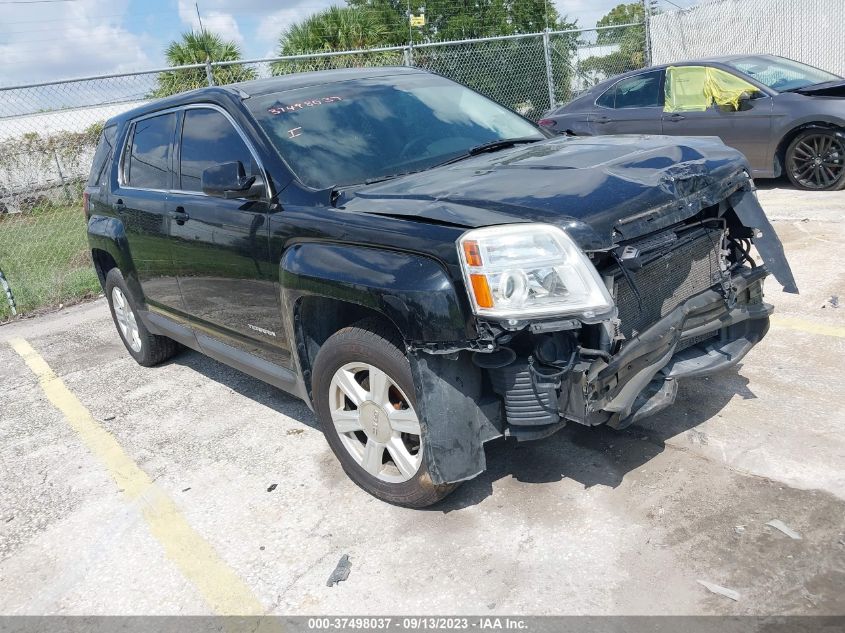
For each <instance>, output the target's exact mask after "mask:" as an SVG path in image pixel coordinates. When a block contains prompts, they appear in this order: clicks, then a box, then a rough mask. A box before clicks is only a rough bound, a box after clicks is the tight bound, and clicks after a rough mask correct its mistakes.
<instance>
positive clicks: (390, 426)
mask: <svg viewBox="0 0 845 633" xmlns="http://www.w3.org/2000/svg"><path fill="white" fill-rule="evenodd" d="M396 343H397V342H396V341H394V337H393V336H392V334H391V332H390V330H388V329H386V328H384V327H383V326H382V325H381V324H380V323H379V322H378V321H374V320H365V321H362V322H360V323H357V324H356V325H354V326H352V327H347V328H344V329H342V330H340V331H339V332H337V333H335V334H334V335H332V336H331V337H329V339H328V340H327V341H326V342H325V343H324V344H323V346H322V347H321V348H320V351H319V353H318V354H317V358H316V359H315V361H314V367H313V379H312V388H313V400H314V408H315V410H316V412H317V418H318V419H319V421H320V426H321V427H322V429H323V432H324V433H325V436H326V440H327V441H328V443H329V446H330V447H331V449H332V451H333V452H334V454H335V456H336V457H337V458H338V460H339V461H340V464H341V466H342V467H343V470H344V471H345V472H346V474H347V475H348V476H349V478H350V479H351V480H352V481H353V482H355V483H356V484H357V485H358V486H360V487H361V488H363V489H364V490H366V491H367V492H369V493H370V494H371V495H373V496H374V497H377V498H378V499H381V500H383V501H386V502H388V503H391V504H394V505H398V506H405V507H409V508H423V507H426V506H430V505H432V504H434V503H437V502H438V501H440V500H441V499H443V498H444V497H445V496H446V495H448V494H449V493H451V492H452V491H453V490H454V489H455V488H457V486H458V484H441V485H437V484H434V483H433V482H432V481H431V477H430V476H429V474H428V469H427V467H426V462H425V459H424V458H423V454H422V453H423V446H424V443H423V430H422V428H421V427H420V425H419V421H418V419H417V417H416V412H415V407H416V398H415V394H414V383H413V379H412V377H411V367H410V365H409V364H408V359H407V358H406V357H405V355H404V354H403V353H402V351H401V350H400V348H399V347H398V346H397V344H396ZM351 381H354V382H351ZM350 394H352V395H353V396H354V397H353V398H350ZM394 427H395V428H394ZM343 429H349V430H348V431H345V432H344V431H343ZM399 429H403V430H399ZM417 433H418V435H417Z"/></svg>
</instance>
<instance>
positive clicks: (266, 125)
mask: <svg viewBox="0 0 845 633" xmlns="http://www.w3.org/2000/svg"><path fill="white" fill-rule="evenodd" d="M245 105H246V106H247V107H248V108H249V109H250V111H251V112H252V114H253V116H254V117H255V118H256V120H257V121H258V123H259V125H260V126H261V127H262V128H263V129H264V131H265V132H266V133H267V135H268V136H269V138H270V140H271V141H272V143H273V144H274V145H275V147H276V149H277V150H278V151H279V154H280V155H281V156H282V157H283V158H284V159H285V160H286V161H287V163H288V165H290V167H291V169H292V170H293V171H294V173H295V174H296V175H297V177H298V178H299V179H300V180H301V181H302V182H303V183H305V184H306V185H308V186H310V187H313V188H317V189H323V188H328V187H332V186H344V185H352V184H357V183H363V182H366V181H368V180H374V179H379V178H386V177H390V176H393V175H396V174H402V173H407V172H410V171H421V170H424V169H429V168H431V167H433V166H435V165H438V164H440V163H443V162H445V161H448V160H450V159H453V158H457V157H459V156H462V155H465V154H466V153H467V152H468V151H469V150H470V149H471V148H474V147H477V146H479V145H482V144H485V143H490V142H492V141H498V140H503V139H514V138H520V139H526V138H527V139H531V140H538V141H539V140H542V139H544V138H546V137H545V135H544V134H543V133H542V132H540V131H539V130H538V129H537V127H536V126H534V125H533V124H532V123H530V122H528V121H526V120H525V119H523V118H522V117H520V116H519V115H517V114H515V113H514V112H511V111H510V110H508V109H507V108H504V107H503V106H500V105H499V104H497V103H495V102H493V101H491V100H490V99H488V98H486V97H483V96H482V95H480V94H478V93H477V92H474V91H473V90H470V89H469V88H466V87H464V86H461V85H459V84H456V83H454V82H452V81H449V80H448V79H444V78H442V77H437V76H434V75H428V74H422V73H420V74H408V75H393V76H388V77H378V78H369V79H361V80H355V81H345V82H336V83H330V84H325V85H321V86H311V87H308V88H301V89H296V90H289V91H285V92H278V93H274V94H269V95H262V96H255V97H252V98H250V99H249V100H248V101H246V102H245Z"/></svg>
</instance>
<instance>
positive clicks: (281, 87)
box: [228, 66, 425, 96]
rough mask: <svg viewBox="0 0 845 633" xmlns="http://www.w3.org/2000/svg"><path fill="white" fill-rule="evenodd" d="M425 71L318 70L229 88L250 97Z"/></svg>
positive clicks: (406, 68)
mask: <svg viewBox="0 0 845 633" xmlns="http://www.w3.org/2000/svg"><path fill="white" fill-rule="evenodd" d="M424 72H425V71H424V70H420V69H419V68H412V67H409V66H377V67H373V68H341V69H337V70H317V71H312V72H307V73H292V74H290V75H279V76H278V77H267V78H266V79H253V80H251V81H242V82H240V83H236V84H230V85H229V86H228V87H229V88H231V89H233V90H238V91H240V92H244V93H246V94H248V95H249V96H259V95H266V94H272V93H274V92H283V91H285V90H296V89H297V88H305V87H307V86H315V85H319V84H330V83H336V82H338V81H350V80H352V79H368V78H370V77H387V76H390V75H412V74H418V73H424Z"/></svg>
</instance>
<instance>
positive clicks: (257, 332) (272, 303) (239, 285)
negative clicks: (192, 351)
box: [169, 105, 289, 365]
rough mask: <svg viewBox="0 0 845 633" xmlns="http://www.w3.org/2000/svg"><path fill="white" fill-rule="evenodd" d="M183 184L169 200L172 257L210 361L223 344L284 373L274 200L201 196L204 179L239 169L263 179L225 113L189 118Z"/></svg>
mask: <svg viewBox="0 0 845 633" xmlns="http://www.w3.org/2000/svg"><path fill="white" fill-rule="evenodd" d="M179 137H180V142H179V147H178V156H177V163H176V164H177V173H176V177H177V180H176V181H175V182H174V185H173V190H172V191H171V195H170V199H169V211H170V212H171V214H173V216H174V218H176V219H175V220H174V221H175V225H174V226H173V227H172V236H173V240H172V246H173V257H174V261H175V263H176V266H177V268H178V271H179V272H178V276H179V285H180V287H181V289H182V296H183V299H184V302H185V309H186V311H187V312H188V313H189V315H190V318H191V321H192V323H193V326H194V328H195V330H196V334H197V339H198V341H199V343H200V345H201V346H202V347H203V348H205V349H206V351H207V353H211V354H212V355H213V354H214V353H215V352H217V353H218V354H225V355H229V356H231V355H232V351H231V349H229V350H225V349H223V350H220V349H214V350H212V349H210V347H211V346H217V347H219V344H220V343H221V342H222V343H223V344H224V345H226V346H228V347H229V348H234V349H235V350H238V351H241V352H247V353H249V354H251V355H254V356H258V357H259V358H262V359H264V360H266V361H269V362H271V363H274V364H278V365H287V364H288V362H289V352H288V346H287V343H286V341H285V338H284V333H283V330H282V324H281V308H280V305H279V298H278V294H277V290H276V281H277V279H278V264H276V265H274V264H273V263H271V261H270V246H269V217H268V216H269V214H270V212H271V209H270V203H269V199H268V197H267V196H266V195H265V196H264V197H263V198H262V199H252V200H248V199H245V198H239V199H231V200H227V199H224V198H218V197H211V196H207V195H205V194H204V193H203V192H202V172H203V170H205V169H208V168H209V167H213V166H215V165H220V164H222V163H229V162H234V161H240V162H241V163H242V164H243V165H244V169H245V171H246V174H247V175H248V176H249V175H251V174H258V173H260V171H261V166H260V164H259V161H258V159H257V156H256V153H255V152H254V151H253V149H252V148H251V146H250V145H249V144H248V141H247V140H246V136H245V135H244V134H243V133H242V132H241V130H240V128H238V127H237V125H236V124H235V122H234V120H233V119H232V118H231V117H230V116H229V115H228V114H227V113H226V112H225V111H224V110H223V109H222V108H219V107H217V106H213V105H197V106H190V107H187V108H186V109H184V110H183V113H182V119H181V125H180V134H179Z"/></svg>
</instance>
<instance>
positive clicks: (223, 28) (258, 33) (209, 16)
mask: <svg viewBox="0 0 845 633" xmlns="http://www.w3.org/2000/svg"><path fill="white" fill-rule="evenodd" d="M26 1H27V0H23V1H22V2H18V3H12V4H8V3H0V85H13V84H21V83H30V82H37V81H49V80H53V79H60V78H65V77H79V76H87V75H94V74H102V73H117V72H125V71H130V70H143V69H146V68H157V67H160V66H162V65H164V55H163V52H164V48H165V47H166V46H167V43H168V42H169V41H171V40H173V39H175V38H177V37H179V34H180V33H182V32H183V31H186V30H189V29H191V28H192V27H196V25H197V24H196V10H195V9H194V2H193V0H50V1H48V2H44V1H41V2H31V3H29V4H26ZM551 1H552V2H554V4H555V5H556V6H557V8H558V10H559V11H560V12H561V13H562V14H566V15H568V16H569V17H570V18H578V21H579V24H580V25H581V26H593V25H594V24H595V22H596V20H597V19H599V18H600V17H601V16H602V15H603V14H604V13H606V12H607V11H608V10H609V9H610V8H612V7H613V6H615V5H616V4H618V3H619V2H620V1H621V0H551ZM696 1H697V0H673V2H674V3H675V4H678V5H681V6H690V5H691V4H694V3H695V2H696ZM667 2H668V0H660V4H661V6H663V7H664V8H667V9H672V8H673V7H672V6H671V5H670V4H667ZM331 4H341V5H342V4H345V3H344V0H199V6H200V11H201V14H202V18H203V25H204V26H205V27H206V28H208V29H211V30H214V31H217V32H219V33H221V34H222V35H223V36H224V37H226V38H228V39H232V40H235V41H236V42H237V43H238V44H239V45H240V47H241V50H242V51H243V53H244V57H247V58H256V57H266V56H269V55H272V54H273V53H274V50H275V48H276V42H277V41H278V36H279V33H280V32H281V30H282V29H283V28H284V27H285V26H287V25H289V24H290V23H291V22H294V21H296V20H298V19H301V18H302V17H304V16H306V15H308V14H310V13H312V12H314V11H316V10H319V9H321V8H324V7H327V6H329V5H331Z"/></svg>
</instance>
